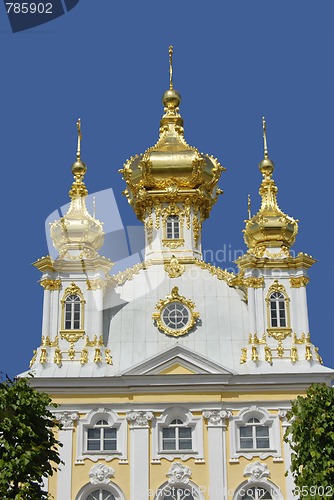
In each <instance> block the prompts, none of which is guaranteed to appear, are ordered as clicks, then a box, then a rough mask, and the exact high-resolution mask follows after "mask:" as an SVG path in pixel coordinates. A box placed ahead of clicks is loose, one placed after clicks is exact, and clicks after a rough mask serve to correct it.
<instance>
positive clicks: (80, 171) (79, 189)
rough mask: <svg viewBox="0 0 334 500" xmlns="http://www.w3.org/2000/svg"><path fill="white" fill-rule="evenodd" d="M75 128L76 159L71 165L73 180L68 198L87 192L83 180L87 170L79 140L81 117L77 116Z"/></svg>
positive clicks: (83, 194) (80, 138)
mask: <svg viewBox="0 0 334 500" xmlns="http://www.w3.org/2000/svg"><path fill="white" fill-rule="evenodd" d="M77 130H78V146H77V159H76V161H75V162H74V163H73V165H72V174H73V176H74V182H73V184H72V187H71V189H70V192H69V195H70V198H71V199H73V198H77V197H80V198H82V197H85V196H87V194H88V191H87V188H86V186H85V183H84V181H83V179H84V176H85V173H86V172H87V167H86V165H85V164H84V163H83V161H82V160H81V141H82V133H81V119H80V118H78V121H77Z"/></svg>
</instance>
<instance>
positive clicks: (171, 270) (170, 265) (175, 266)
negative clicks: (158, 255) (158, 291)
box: [164, 255, 185, 278]
mask: <svg viewBox="0 0 334 500" xmlns="http://www.w3.org/2000/svg"><path fill="white" fill-rule="evenodd" d="M164 269H165V271H166V273H167V274H168V276H169V277H170V278H178V277H179V276H181V275H182V274H183V273H184V270H185V266H184V265H183V264H180V263H179V261H178V259H177V258H176V257H175V255H172V257H171V259H170V261H169V262H167V263H166V264H165V265H164Z"/></svg>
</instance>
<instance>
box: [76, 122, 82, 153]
mask: <svg viewBox="0 0 334 500" xmlns="http://www.w3.org/2000/svg"><path fill="white" fill-rule="evenodd" d="M77 129H78V147H77V161H78V162H80V161H81V141H82V133H81V118H78V121H77Z"/></svg>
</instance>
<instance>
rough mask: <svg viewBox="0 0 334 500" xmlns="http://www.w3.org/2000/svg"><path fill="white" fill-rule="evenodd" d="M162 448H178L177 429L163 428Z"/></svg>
mask: <svg viewBox="0 0 334 500" xmlns="http://www.w3.org/2000/svg"><path fill="white" fill-rule="evenodd" d="M162 449H163V450H176V439H175V429H169V428H168V427H167V428H165V429H162Z"/></svg>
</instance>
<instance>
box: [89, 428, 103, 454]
mask: <svg viewBox="0 0 334 500" xmlns="http://www.w3.org/2000/svg"><path fill="white" fill-rule="evenodd" d="M100 447H101V437H100V429H88V435H87V450H89V451H99V450H100Z"/></svg>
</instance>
